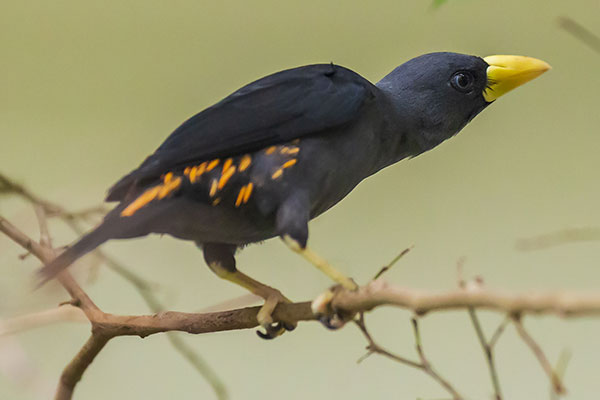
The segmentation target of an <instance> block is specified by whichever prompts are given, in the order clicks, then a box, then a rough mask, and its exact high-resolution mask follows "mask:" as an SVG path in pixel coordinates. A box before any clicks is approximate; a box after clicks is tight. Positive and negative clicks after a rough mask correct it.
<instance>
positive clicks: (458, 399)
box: [354, 313, 463, 400]
mask: <svg viewBox="0 0 600 400" xmlns="http://www.w3.org/2000/svg"><path fill="white" fill-rule="evenodd" d="M354 322H355V323H356V325H357V326H358V328H359V329H360V331H361V332H362V333H363V335H364V337H365V338H366V339H367V342H368V345H367V353H366V354H365V355H364V356H362V357H361V358H359V359H358V361H357V362H362V361H363V360H364V359H366V358H367V357H368V356H370V355H371V354H380V355H382V356H384V357H387V358H389V359H391V360H393V361H397V362H399V363H401V364H405V365H408V366H409V367H412V368H416V369H419V370H421V371H423V372H425V373H426V374H427V375H429V376H430V377H432V378H433V379H434V380H435V381H436V382H438V383H439V384H440V385H441V386H442V387H443V388H444V389H446V390H447V391H448V392H449V393H450V394H451V395H452V398H453V399H454V400H462V399H463V398H462V396H461V395H460V394H459V393H458V392H457V391H456V390H455V389H454V387H453V386H452V385H451V384H450V383H449V382H448V381H447V380H445V379H444V378H442V377H441V376H440V375H439V374H438V373H437V372H436V371H435V370H434V369H433V367H432V365H431V363H430V362H429V361H428V360H427V358H426V357H425V353H424V352H423V347H422V344H421V336H420V334H419V328H418V323H417V321H416V319H414V318H413V320H412V323H413V328H414V334H415V345H416V348H417V353H418V354H419V359H420V362H418V361H413V360H410V359H408V358H405V357H402V356H399V355H397V354H394V353H391V352H390V351H388V350H386V349H384V348H383V347H381V346H380V345H378V344H377V343H376V342H375V340H374V339H373V337H372V336H371V334H370V333H369V330H368V329H367V325H366V323H365V315H364V313H360V316H359V318H358V320H354Z"/></svg>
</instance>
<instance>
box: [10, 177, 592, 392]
mask: <svg viewBox="0 0 600 400" xmlns="http://www.w3.org/2000/svg"><path fill="white" fill-rule="evenodd" d="M9 184H12V183H11V181H10V180H7V179H6V178H4V177H3V176H2V175H0V192H2V191H7V190H10V186H9ZM7 188H8V189H7ZM14 188H15V186H12V189H14ZM16 188H17V189H16V191H15V192H16V193H18V194H19V195H21V196H23V197H24V198H26V199H27V200H28V201H30V202H32V203H33V204H34V206H35V207H36V214H37V215H38V220H39V225H40V236H41V240H40V242H39V243H38V242H36V241H35V240H33V239H31V238H30V237H29V236H27V235H25V234H24V233H23V232H21V231H20V230H19V229H18V228H16V227H15V226H14V225H12V224H11V223H9V222H8V221H7V220H6V219H4V218H2V217H0V232H3V233H4V234H5V235H6V236H8V237H9V238H11V239H12V240H13V241H15V242H16V243H18V244H19V245H21V246H22V247H23V248H25V249H26V250H27V251H29V252H30V253H31V254H32V255H34V256H35V257H37V258H39V259H40V260H41V261H42V262H44V263H47V262H49V261H50V260H52V259H53V258H54V257H55V256H56V252H55V250H54V249H52V248H51V247H50V246H51V242H50V234H49V232H48V227H47V223H46V217H47V215H48V213H53V214H54V215H56V216H59V217H60V218H64V220H65V221H72V222H73V221H75V222H74V223H77V221H78V218H79V217H73V216H74V215H76V214H73V213H71V214H69V213H67V212H65V211H64V210H62V208H60V207H57V206H56V205H53V204H51V203H49V202H46V201H44V200H42V199H39V198H37V197H35V196H33V195H32V194H31V193H29V192H28V191H27V190H25V189H24V188H23V187H21V186H18V185H17V186H16ZM93 210H94V211H93V212H94V213H95V212H96V210H97V209H93ZM73 226H74V227H77V228H78V229H82V228H81V227H80V226H79V225H77V226H75V225H73ZM407 251H408V250H405V251H403V252H402V253H401V254H400V255H399V256H398V257H397V258H396V259H395V260H394V261H397V260H398V259H400V258H401V257H402V256H403V255H404V254H406V252H407ZM103 258H104V260H105V261H107V262H108V263H109V264H112V265H113V267H115V268H114V269H115V270H116V271H119V269H122V271H121V273H122V276H124V277H125V278H126V279H128V280H129V281H130V282H131V283H132V284H133V285H134V286H135V287H136V288H137V289H138V290H139V291H140V293H142V295H143V296H144V299H146V301H147V303H148V305H149V306H150V308H151V309H152V310H153V311H155V313H154V314H152V315H137V316H125V315H114V314H109V313H105V312H103V311H101V310H100V309H98V307H97V306H96V305H95V304H94V302H93V301H92V300H91V299H90V298H89V297H88V296H87V294H86V293H85V292H84V291H83V289H82V288H81V287H80V286H79V284H78V283H77V282H76V281H75V280H74V279H73V278H72V276H71V275H70V274H69V273H68V272H64V273H62V274H61V275H60V276H59V278H58V279H59V281H60V282H61V284H62V285H63V286H64V287H65V289H66V290H67V291H68V292H69V294H70V295H71V301H70V302H69V304H71V306H75V307H78V308H79V309H80V310H81V311H83V313H84V314H85V317H86V318H87V319H88V320H89V321H90V323H91V324H92V335H91V337H90V338H89V340H88V341H87V342H86V344H85V345H84V346H83V347H82V349H81V350H80V351H79V353H78V354H77V355H76V356H75V357H74V358H73V360H72V361H71V362H70V363H69V365H68V366H67V367H66V368H65V370H64V371H63V374H62V376H61V379H60V382H59V386H58V389H57V392H56V396H55V399H58V400H64V399H70V398H71V397H72V393H73V390H74V388H75V386H76V384H77V382H78V381H79V380H80V379H81V377H82V375H83V373H84V372H85V370H86V369H87V367H88V366H89V365H90V364H91V362H92V361H93V359H94V357H95V356H96V355H97V354H98V353H99V352H100V351H101V350H102V349H103V348H104V346H105V345H106V344H107V343H108V341H109V340H110V339H112V338H114V337H117V336H132V335H133V336H140V337H145V336H148V335H151V334H155V333H161V332H173V331H181V332H188V333H194V334H199V333H208V332H219V331H224V330H233V329H249V328H253V327H256V326H257V321H256V315H257V312H258V310H259V307H249V308H241V309H235V310H229V311H222V312H211V313H182V312H174V311H167V312H162V311H160V309H161V306H160V303H158V301H157V300H156V299H155V297H153V294H152V292H151V286H150V285H149V284H148V283H147V282H146V281H145V280H143V279H142V278H140V277H137V276H136V275H133V274H131V272H130V271H128V270H127V269H126V268H125V267H122V266H120V265H119V264H118V263H116V262H114V260H111V259H110V258H108V257H106V256H104V257H103ZM392 264H393V262H392V263H391V264H390V265H388V266H387V267H385V268H384V269H382V270H381V271H380V273H379V274H378V275H377V276H380V275H381V273H383V272H385V271H386V270H387V269H389V267H390V266H391V265H392ZM384 305H392V306H397V307H400V308H404V309H407V310H412V311H413V312H414V313H415V315H417V316H418V315H424V314H426V313H430V312H437V311H444V310H467V311H469V312H470V313H471V317H472V321H473V324H474V327H475V329H476V333H477V335H478V338H479V340H480V343H481V345H482V348H483V349H484V352H485V354H486V357H487V358H488V367H489V368H490V374H491V375H492V380H493V385H494V391H495V394H496V398H497V399H500V398H501V393H500V387H499V384H498V378H497V374H496V371H495V365H494V361H493V355H492V349H493V347H494V345H495V343H496V342H497V340H498V338H499V337H500V335H501V333H502V332H503V330H504V329H505V327H506V325H507V323H508V321H509V320H511V319H510V318H509V319H507V320H505V321H504V322H503V323H502V324H501V325H500V326H499V327H498V329H497V330H496V331H495V333H494V334H493V335H492V337H491V339H490V340H489V341H486V338H485V336H484V335H483V330H482V329H481V326H480V323H479V320H478V319H477V316H476V314H475V311H474V310H475V309H487V310H495V311H499V312H502V313H505V314H506V315H507V316H509V317H511V318H512V321H513V322H514V324H515V327H516V329H517V332H518V333H519V335H520V336H521V338H522V339H523V341H524V342H525V343H527V345H528V346H529V347H530V348H531V350H532V351H533V352H534V354H535V355H536V357H537V358H538V360H539V361H540V364H541V365H542V367H543V368H544V370H545V371H546V373H547V374H548V376H549V377H550V380H551V382H552V384H553V387H554V390H555V392H556V393H563V392H564V386H563V384H562V382H561V379H560V377H561V376H562V373H560V372H558V368H557V369H556V370H553V369H552V366H551V365H550V363H549V362H548V360H547V358H546V357H545V356H544V354H543V352H542V351H541V348H540V347H539V345H537V344H536V343H535V341H534V340H533V339H532V338H531V336H530V335H528V333H527V332H526V331H525V329H524V328H523V326H522V323H521V319H520V316H522V315H525V314H539V313H545V314H555V315H558V316H566V317H574V316H583V315H597V314H600V294H598V293H587V294H585V293H576V292H570V293H569V292H538V293H535V292H527V293H523V294H518V293H517V294H515V293H509V292H502V291H497V290H491V289H488V288H485V287H483V286H482V285H474V286H473V285H472V286H464V287H460V288H458V289H456V290H449V291H441V292H440V291H426V290H417V289H412V288H404V287H399V286H393V285H390V284H388V283H386V282H385V281H383V280H381V279H376V280H374V281H372V282H370V283H369V284H367V285H364V286H362V287H360V288H359V289H358V290H357V291H347V290H339V291H336V294H335V296H334V298H333V300H332V308H333V309H338V310H344V311H348V312H350V313H352V312H356V313H358V314H359V315H360V318H359V319H358V320H356V321H355V322H356V324H357V325H358V327H359V328H360V330H361V331H362V333H363V334H364V336H365V338H366V339H367V341H368V346H367V350H368V354H373V353H377V354H381V355H383V356H386V357H388V358H390V359H392V360H395V361H397V362H400V363H403V364H406V365H408V366H411V367H413V368H418V369H421V370H423V371H424V372H425V373H427V374H428V375H429V376H431V377H432V378H433V379H434V380H435V381H437V382H438V383H439V384H440V385H441V386H442V387H443V388H444V389H445V390H446V391H447V392H448V393H449V394H450V395H451V396H452V397H453V398H454V399H462V398H463V397H461V395H460V394H459V393H458V391H457V390H456V389H454V387H453V386H452V385H451V384H450V383H449V382H448V381H447V380H445V379H444V378H442V377H441V376H440V374H439V373H438V372H437V371H436V370H435V369H434V368H433V366H432V365H431V363H430V362H429V361H428V359H427V358H426V356H425V353H424V350H423V346H422V343H421V337H420V331H419V326H418V322H417V319H413V330H414V335H415V346H416V350H417V354H418V356H419V361H414V360H410V359H408V358H405V357H402V356H399V355H396V354H393V353H391V352H389V351H387V350H385V349H384V348H382V347H381V346H379V345H377V344H376V343H375V341H374V340H373V338H372V336H371V334H370V333H369V331H368V330H367V327H366V324H365V320H364V313H365V312H367V311H370V310H372V309H374V308H376V307H379V306H384ZM59 309H60V308H59ZM68 314H69V313H64V315H65V316H66V315H68ZM56 315H61V313H58V312H57V313H56ZM56 315H54V316H53V317H56ZM517 316H518V317H519V318H517ZM273 318H274V320H275V321H282V322H298V321H308V320H315V319H316V316H315V315H313V313H312V311H311V307H310V302H301V303H292V304H281V305H278V307H277V308H276V309H275V311H274V314H273ZM171 343H172V344H173V346H175V348H177V349H178V350H181V352H182V354H184V356H186V358H188V360H189V361H190V362H192V363H197V364H198V365H200V367H199V369H202V368H204V371H210V370H209V369H207V368H206V366H205V365H203V361H202V360H201V359H199V358H197V356H196V355H195V354H194V353H193V352H192V351H191V350H190V349H188V348H186V345H185V343H184V342H183V341H181V340H180V338H179V337H173V339H171ZM208 379H210V380H213V382H214V381H216V378H215V377H209V378H208ZM217 393H219V392H218V391H217ZM221 393H222V394H223V395H224V389H223V392H221Z"/></svg>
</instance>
